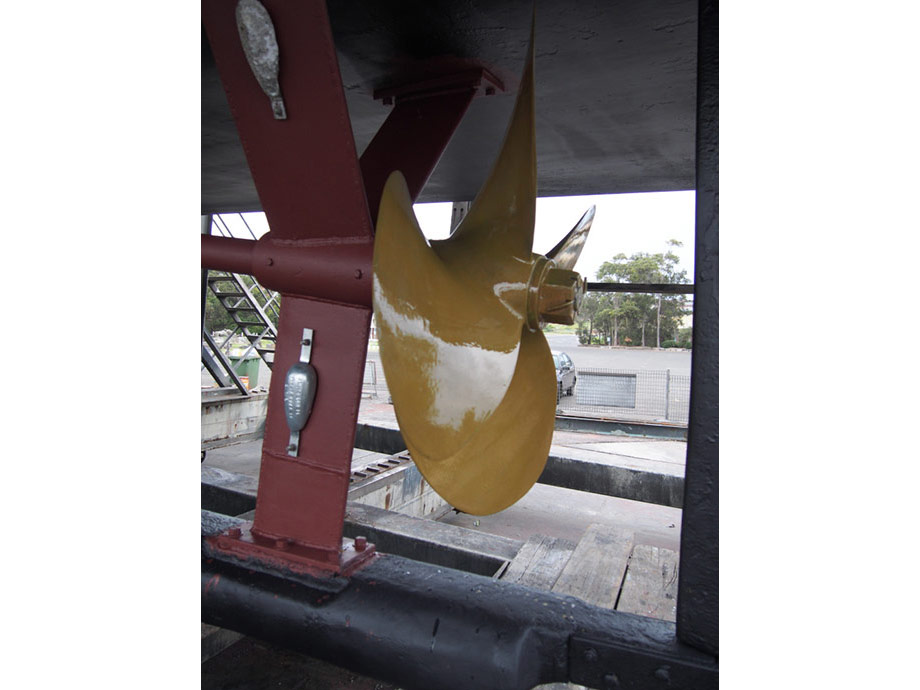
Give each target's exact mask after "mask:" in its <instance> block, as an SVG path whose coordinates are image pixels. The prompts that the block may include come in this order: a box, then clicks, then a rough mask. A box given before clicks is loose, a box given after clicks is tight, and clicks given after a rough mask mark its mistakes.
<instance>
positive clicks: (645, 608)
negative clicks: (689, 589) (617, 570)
mask: <svg viewBox="0 0 920 690" xmlns="http://www.w3.org/2000/svg"><path fill="white" fill-rule="evenodd" d="M677 564H678V554H677V552H676V551H672V550H671V549H663V548H659V547H657V546H650V545H648V544H637V545H636V547H635V548H634V549H633V554H632V558H631V559H630V560H629V567H628V568H627V570H626V580H625V581H624V582H623V591H622V593H621V594H620V601H619V602H618V603H617V611H625V612H627V613H637V614H639V615H640V616H648V617H649V618H658V619H659V620H665V621H676V620H677V567H678V565H677Z"/></svg>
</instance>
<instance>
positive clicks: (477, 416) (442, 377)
mask: <svg viewBox="0 0 920 690" xmlns="http://www.w3.org/2000/svg"><path fill="white" fill-rule="evenodd" d="M374 305H375V307H376V310H377V320H378V322H379V323H378V326H380V325H385V326H386V328H388V329H389V330H390V331H391V332H392V333H393V335H394V336H396V337H398V338H418V339H419V340H422V341H423V342H426V343H429V344H431V345H432V346H434V351H435V356H434V358H433V359H432V361H429V362H419V367H420V369H421V370H420V371H417V372H400V373H399V376H400V377H403V378H405V377H406V376H410V377H411V376H418V377H420V378H421V379H422V380H421V381H420V382H419V384H420V385H427V386H428V387H429V388H430V390H431V392H432V393H433V395H434V402H433V404H432V406H431V407H430V408H429V409H428V411H427V412H428V419H427V421H428V422H429V423H430V424H432V425H435V426H439V427H442V428H449V429H452V430H454V431H459V430H460V428H461V427H462V425H463V423H464V421H465V420H468V419H469V417H470V415H472V419H473V421H474V422H479V421H482V420H483V419H485V418H486V417H488V416H489V415H490V414H491V413H492V412H493V411H494V410H495V408H497V407H498V405H499V404H500V403H501V401H502V399H503V398H504V397H505V393H506V391H507V390H508V386H509V385H510V384H511V379H512V378H513V376H514V370H515V367H516V366H517V360H518V353H519V352H520V349H521V344H520V341H518V342H517V343H516V344H515V346H514V348H513V349H511V350H510V351H508V352H501V351H498V350H489V349H486V348H483V347H482V346H480V345H479V344H477V343H462V344H456V343H448V342H445V341H444V340H442V339H441V338H438V337H437V336H436V335H434V334H433V333H432V332H431V328H430V323H429V321H428V319H426V318H424V317H422V316H410V315H408V314H404V313H402V312H400V311H399V310H398V309H396V308H395V307H394V306H393V305H392V304H391V303H390V302H389V300H387V298H386V296H385V295H384V290H383V289H382V288H381V286H380V283H379V281H378V279H377V276H376V275H375V276H374ZM394 345H395V346H396V347H398V346H399V345H398V344H395V343H394ZM381 356H382V357H383V359H384V367H385V366H386V358H385V355H384V354H383V353H381ZM384 374H385V375H386V376H387V377H389V376H393V375H395V372H387V371H386V369H384ZM394 403H395V404H396V405H397V406H398V405H399V401H398V400H396V399H395V398H394Z"/></svg>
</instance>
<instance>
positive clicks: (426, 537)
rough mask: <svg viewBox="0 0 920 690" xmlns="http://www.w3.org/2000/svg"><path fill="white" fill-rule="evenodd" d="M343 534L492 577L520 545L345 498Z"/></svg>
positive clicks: (394, 551)
mask: <svg viewBox="0 0 920 690" xmlns="http://www.w3.org/2000/svg"><path fill="white" fill-rule="evenodd" d="M344 535H345V536H346V537H349V538H352V539H354V538H355V537H357V536H359V535H360V536H364V537H367V540H368V541H369V542H372V543H374V544H376V546H377V550H378V551H381V552H385V553H392V554H396V555H399V556H405V557H406V558H412V559H415V560H418V561H425V562H426V563H432V564H435V565H443V566H447V567H448V568H456V569H457V570H465V571H467V572H471V573H477V574H479V575H487V576H489V577H492V576H493V575H494V574H495V573H496V571H498V570H499V568H500V567H501V566H502V565H503V564H504V561H510V560H512V559H513V558H514V557H515V556H516V555H517V553H518V552H519V551H520V550H521V547H522V546H523V545H524V544H523V542H521V541H519V540H517V539H508V538H507V537H500V536H498V535H494V534H488V533H486V532H477V531H476V530H471V529H466V528H464V527H456V526H454V525H449V524H445V523H443V522H435V521H433V520H428V519H424V518H416V517H411V516H409V515H403V514H401V513H394V512H392V511H389V510H384V509H383V508H377V507H375V506H370V505H363V504H361V503H355V502H352V501H349V503H348V507H347V509H346V513H345V526H344Z"/></svg>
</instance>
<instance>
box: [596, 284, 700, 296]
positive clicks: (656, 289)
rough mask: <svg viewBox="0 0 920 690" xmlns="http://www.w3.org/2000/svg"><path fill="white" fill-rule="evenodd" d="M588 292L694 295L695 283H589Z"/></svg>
mask: <svg viewBox="0 0 920 690" xmlns="http://www.w3.org/2000/svg"><path fill="white" fill-rule="evenodd" d="M585 290H586V291H587V292H635V293H648V294H652V295H659V294H661V295H692V294H693V285H692V284H687V283H588V284H587V285H586V286H585Z"/></svg>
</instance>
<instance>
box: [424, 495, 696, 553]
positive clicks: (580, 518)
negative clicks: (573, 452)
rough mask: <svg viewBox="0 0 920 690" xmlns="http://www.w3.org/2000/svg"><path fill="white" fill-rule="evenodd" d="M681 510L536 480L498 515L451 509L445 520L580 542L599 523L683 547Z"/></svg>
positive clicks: (524, 536) (517, 535)
mask: <svg viewBox="0 0 920 690" xmlns="http://www.w3.org/2000/svg"><path fill="white" fill-rule="evenodd" d="M680 516H681V511H680V509H678V508H668V507H665V506H658V505H654V504H651V503H641V502H639V501H630V500H627V499H623V498H613V497H610V496H600V495H597V494H589V493H585V492H582V491H575V490H573V489H563V488H561V487H557V486H546V485H543V484H536V485H534V487H533V488H532V489H531V490H530V491H529V492H527V494H526V495H525V496H524V497H523V498H522V499H521V500H519V501H518V502H517V503H515V504H514V505H513V506H511V507H510V508H506V509H505V510H502V511H499V512H498V513H495V514H494V515H484V516H476V515H467V514H465V513H449V514H448V515H447V516H445V517H444V518H442V519H441V521H442V522H446V523H448V524H451V525H458V526H460V527H466V528H467V529H474V530H481V531H483V532H488V533H489V534H495V535H498V536H502V537H508V538H509V539H518V540H520V541H527V540H528V539H530V538H531V537H533V536H534V535H538V534H539V535H544V536H547V537H558V538H562V539H567V540H569V541H572V542H576V543H577V542H578V541H579V540H580V539H581V537H582V536H583V535H584V533H585V530H586V529H587V528H588V526H589V525H591V524H594V523H597V524H603V525H609V526H611V527H622V528H624V529H629V530H632V531H633V532H635V534H636V543H642V544H650V545H652V546H659V547H662V548H666V549H674V550H678V549H679V548H680Z"/></svg>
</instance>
